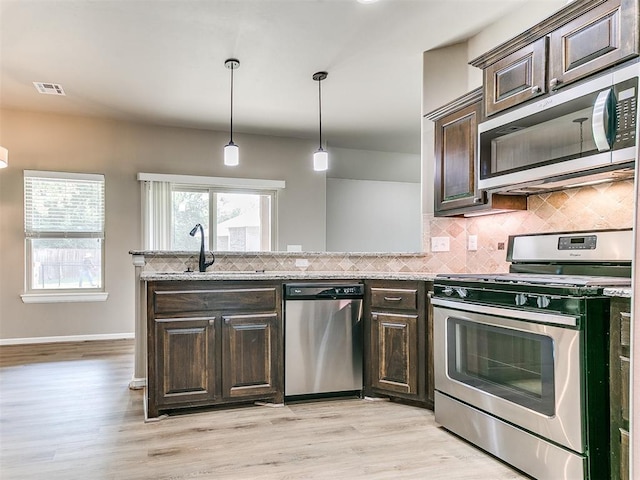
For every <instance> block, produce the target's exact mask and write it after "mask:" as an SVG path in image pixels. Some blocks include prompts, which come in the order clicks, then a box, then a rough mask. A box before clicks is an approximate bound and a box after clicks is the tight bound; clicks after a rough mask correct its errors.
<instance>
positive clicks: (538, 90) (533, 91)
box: [531, 85, 542, 95]
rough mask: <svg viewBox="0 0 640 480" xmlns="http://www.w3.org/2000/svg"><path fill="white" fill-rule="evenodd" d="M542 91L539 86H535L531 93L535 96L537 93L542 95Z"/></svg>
mask: <svg viewBox="0 0 640 480" xmlns="http://www.w3.org/2000/svg"><path fill="white" fill-rule="evenodd" d="M541 91H542V89H541V88H540V87H539V86H538V85H535V86H533V87H531V93H532V94H533V95H535V94H536V93H540V92H541Z"/></svg>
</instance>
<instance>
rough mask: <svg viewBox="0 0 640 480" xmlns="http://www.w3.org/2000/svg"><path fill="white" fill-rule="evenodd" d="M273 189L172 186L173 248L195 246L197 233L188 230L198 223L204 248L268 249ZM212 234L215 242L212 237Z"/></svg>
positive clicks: (193, 247)
mask: <svg viewBox="0 0 640 480" xmlns="http://www.w3.org/2000/svg"><path fill="white" fill-rule="evenodd" d="M272 197H273V194H272V193H266V194H262V193H244V192H225V191H216V189H213V188H202V189H196V188H187V187H182V188H181V187H177V186H176V187H174V188H173V191H172V222H173V226H172V238H171V241H172V244H171V247H172V248H173V249H174V250H187V251H192V250H198V249H199V248H200V235H199V233H198V234H196V236H195V237H191V236H190V235H189V232H190V231H191V229H192V228H193V227H194V226H195V225H196V224H198V223H199V224H201V225H202V227H203V228H204V234H205V248H206V249H208V250H209V249H213V250H217V251H268V250H271V221H272V220H271V207H272ZM214 237H215V242H211V240H210V239H211V238H214Z"/></svg>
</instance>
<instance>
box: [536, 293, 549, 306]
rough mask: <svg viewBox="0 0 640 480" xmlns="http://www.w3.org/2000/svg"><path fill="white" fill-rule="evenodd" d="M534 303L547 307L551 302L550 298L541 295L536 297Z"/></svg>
mask: <svg viewBox="0 0 640 480" xmlns="http://www.w3.org/2000/svg"><path fill="white" fill-rule="evenodd" d="M536 303H537V304H538V308H547V307H548V306H549V304H550V303H551V299H550V298H549V297H545V296H544V295H543V296H540V297H538V298H537V299H536Z"/></svg>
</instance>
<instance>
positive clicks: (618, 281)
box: [436, 273, 631, 287]
mask: <svg viewBox="0 0 640 480" xmlns="http://www.w3.org/2000/svg"><path fill="white" fill-rule="evenodd" d="M438 279H444V280H452V281H457V282H487V283H514V284H526V285H549V286H552V285H561V286H575V287H608V286H631V279H630V278H627V277H606V276H593V275H554V274H535V273H501V274H480V273H453V274H441V275H437V276H436V281H437V280H438Z"/></svg>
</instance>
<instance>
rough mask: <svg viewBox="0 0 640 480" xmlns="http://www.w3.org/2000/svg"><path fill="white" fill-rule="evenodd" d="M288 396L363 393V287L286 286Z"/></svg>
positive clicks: (285, 375)
mask: <svg viewBox="0 0 640 480" xmlns="http://www.w3.org/2000/svg"><path fill="white" fill-rule="evenodd" d="M284 288H285V292H284V299H285V305H284V306H285V349H284V359H285V364H284V368H285V371H284V393H285V396H286V397H289V398H290V399H291V397H296V396H309V397H311V396H331V395H333V394H347V393H349V394H360V393H361V391H362V339H363V331H362V298H363V295H364V285H362V284H360V283H351V284H336V283H322V284H311V283H296V284H285V286H284Z"/></svg>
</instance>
